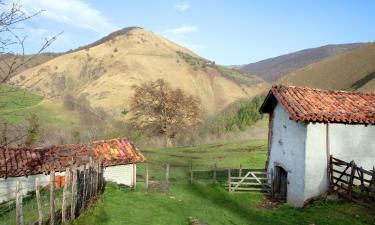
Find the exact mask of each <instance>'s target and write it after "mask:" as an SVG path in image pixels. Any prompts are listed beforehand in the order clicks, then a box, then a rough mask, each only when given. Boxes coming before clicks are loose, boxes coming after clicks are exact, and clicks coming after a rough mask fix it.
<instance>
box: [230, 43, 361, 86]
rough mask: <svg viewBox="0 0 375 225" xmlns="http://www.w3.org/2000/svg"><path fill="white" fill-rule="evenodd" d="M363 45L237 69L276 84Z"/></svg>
mask: <svg viewBox="0 0 375 225" xmlns="http://www.w3.org/2000/svg"><path fill="white" fill-rule="evenodd" d="M362 45H363V44H362V43H354V44H340V45H326V46H322V47H318V48H310V49H305V50H302V51H298V52H292V53H289V54H286V55H281V56H277V57H274V58H270V59H265V60H262V61H259V62H256V63H250V64H247V65H243V66H237V67H236V68H237V69H239V70H240V71H243V72H246V73H250V74H254V75H257V76H259V77H261V78H263V79H264V80H266V81H268V82H274V81H276V80H278V79H279V78H281V77H282V76H284V75H286V74H289V73H291V72H293V71H295V70H298V69H300V68H302V67H304V66H306V65H308V64H311V63H314V62H318V61H320V60H323V59H326V58H329V57H332V56H336V55H339V54H342V53H345V52H348V51H351V50H354V49H357V48H359V47H360V46H362Z"/></svg>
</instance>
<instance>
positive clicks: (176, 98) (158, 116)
mask: <svg viewBox="0 0 375 225" xmlns="http://www.w3.org/2000/svg"><path fill="white" fill-rule="evenodd" d="M134 90H135V93H134V96H133V97H132V99H131V104H130V113H131V115H132V116H133V121H134V122H135V123H136V124H137V125H138V127H140V128H141V129H142V130H144V131H147V132H150V133H151V134H156V135H163V136H164V137H165V145H166V146H168V147H170V146H172V145H173V140H174V138H175V137H176V135H178V134H182V133H184V132H186V131H188V130H191V129H194V128H196V127H197V125H198V124H199V123H200V122H201V117H202V109H201V104H200V100H199V99H198V98H196V97H194V96H192V95H188V94H186V93H185V92H184V91H182V90H181V89H173V88H172V87H171V86H170V85H169V84H168V83H167V82H166V81H164V80H161V79H159V80H156V81H153V82H146V83H143V84H141V85H139V86H135V87H134Z"/></svg>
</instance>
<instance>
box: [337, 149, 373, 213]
mask: <svg viewBox="0 0 375 225" xmlns="http://www.w3.org/2000/svg"><path fill="white" fill-rule="evenodd" d="M330 189H331V191H334V192H336V193H338V194H339V195H341V196H342V197H344V198H347V199H349V200H352V201H355V202H358V203H361V204H363V205H366V206H375V168H374V169H373V170H372V171H369V170H364V169H363V168H362V167H359V166H357V165H356V164H355V162H354V161H351V162H350V163H349V162H345V161H343V160H340V159H337V158H334V157H333V156H332V155H331V157H330Z"/></svg>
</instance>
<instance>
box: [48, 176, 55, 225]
mask: <svg viewBox="0 0 375 225" xmlns="http://www.w3.org/2000/svg"><path fill="white" fill-rule="evenodd" d="M49 207H50V214H51V215H50V216H51V218H50V224H51V225H54V224H55V170H52V171H51V173H50V182H49Z"/></svg>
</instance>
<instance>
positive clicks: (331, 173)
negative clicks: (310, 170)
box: [329, 155, 335, 191]
mask: <svg viewBox="0 0 375 225" xmlns="http://www.w3.org/2000/svg"><path fill="white" fill-rule="evenodd" d="M334 188H335V187H334V186H333V156H332V155H330V156H329V189H330V190H331V191H333V189H334Z"/></svg>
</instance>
